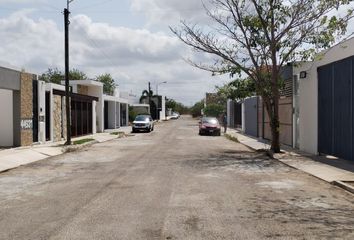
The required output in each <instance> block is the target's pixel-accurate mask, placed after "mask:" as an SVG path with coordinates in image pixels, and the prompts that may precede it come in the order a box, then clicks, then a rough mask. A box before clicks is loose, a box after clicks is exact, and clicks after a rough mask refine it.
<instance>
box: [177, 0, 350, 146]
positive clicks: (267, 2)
mask: <svg viewBox="0 0 354 240" xmlns="http://www.w3.org/2000/svg"><path fill="white" fill-rule="evenodd" d="M349 2H350V1H349V0H208V3H209V4H208V7H206V5H205V4H204V8H205V10H206V14H207V15H208V16H209V18H210V19H211V20H212V23H213V24H212V25H210V26H200V25H196V24H192V23H187V22H186V21H182V22H181V26H180V27H177V28H173V27H171V28H170V29H171V31H172V32H173V33H174V34H175V35H176V36H177V37H178V38H179V39H180V40H182V41H183V42H184V43H185V44H187V45H189V46H190V47H192V48H193V49H195V50H197V51H200V52H204V53H208V54H212V55H214V56H216V57H217V58H216V59H215V62H213V63H212V64H208V63H195V62H190V63H191V64H193V65H194V66H196V67H198V68H200V69H203V70H207V71H211V72H212V73H213V74H225V73H228V74H231V75H234V74H241V73H244V74H246V75H247V77H248V78H249V79H251V81H253V82H254V84H255V88H256V93H257V94H258V95H260V96H261V97H262V100H263V102H264V104H265V107H266V109H267V112H268V115H269V118H270V120H271V121H270V127H271V131H272V146H271V148H272V150H273V151H274V152H279V151H280V142H279V107H278V104H279V95H280V86H281V82H282V79H281V69H282V66H284V65H285V64H287V63H288V62H293V61H300V60H308V59H310V58H311V57H313V56H314V54H315V53H316V52H318V51H320V50H322V49H326V48H328V47H330V46H331V45H332V44H333V43H335V42H336V41H338V40H340V38H341V37H343V36H344V35H345V33H346V29H347V24H348V21H349V20H350V19H351V18H352V16H353V9H352V7H351V5H350V3H349Z"/></svg>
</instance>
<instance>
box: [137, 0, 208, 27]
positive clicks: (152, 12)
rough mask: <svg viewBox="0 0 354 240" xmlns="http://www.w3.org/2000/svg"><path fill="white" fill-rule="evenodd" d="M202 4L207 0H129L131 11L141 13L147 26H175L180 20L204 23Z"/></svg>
mask: <svg viewBox="0 0 354 240" xmlns="http://www.w3.org/2000/svg"><path fill="white" fill-rule="evenodd" d="M203 2H204V4H206V5H208V3H209V0H204V1H203V0H189V1H183V4H182V3H181V0H168V1H166V0H131V9H132V10H133V11H134V12H136V13H142V14H144V15H145V17H146V18H147V23H148V25H160V26H161V25H164V26H166V25H172V26H174V25H176V24H178V23H179V22H180V21H181V20H186V21H193V22H206V21H207V19H208V18H207V16H206V14H205V9H204V7H203Z"/></svg>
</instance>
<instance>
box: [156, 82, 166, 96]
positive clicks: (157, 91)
mask: <svg viewBox="0 0 354 240" xmlns="http://www.w3.org/2000/svg"><path fill="white" fill-rule="evenodd" d="M163 83H167V81H164V82H160V83H159V82H158V83H157V84H156V95H159V85H161V84H163Z"/></svg>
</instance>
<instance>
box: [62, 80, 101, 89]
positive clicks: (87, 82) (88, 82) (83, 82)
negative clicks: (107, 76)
mask: <svg viewBox="0 0 354 240" xmlns="http://www.w3.org/2000/svg"><path fill="white" fill-rule="evenodd" d="M61 84H64V85H65V81H61ZM69 84H70V85H82V86H96V87H103V83H101V82H97V81H95V80H69Z"/></svg>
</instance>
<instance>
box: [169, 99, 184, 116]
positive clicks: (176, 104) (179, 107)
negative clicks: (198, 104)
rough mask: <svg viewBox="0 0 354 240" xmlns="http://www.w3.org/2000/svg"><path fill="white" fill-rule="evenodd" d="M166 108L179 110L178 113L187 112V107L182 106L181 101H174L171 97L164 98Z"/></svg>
mask: <svg viewBox="0 0 354 240" xmlns="http://www.w3.org/2000/svg"><path fill="white" fill-rule="evenodd" d="M166 108H171V109H172V110H173V111H175V112H179V113H180V114H188V113H189V108H188V107H186V106H184V105H183V104H182V103H179V102H176V101H175V100H173V99H167V100H166Z"/></svg>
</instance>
